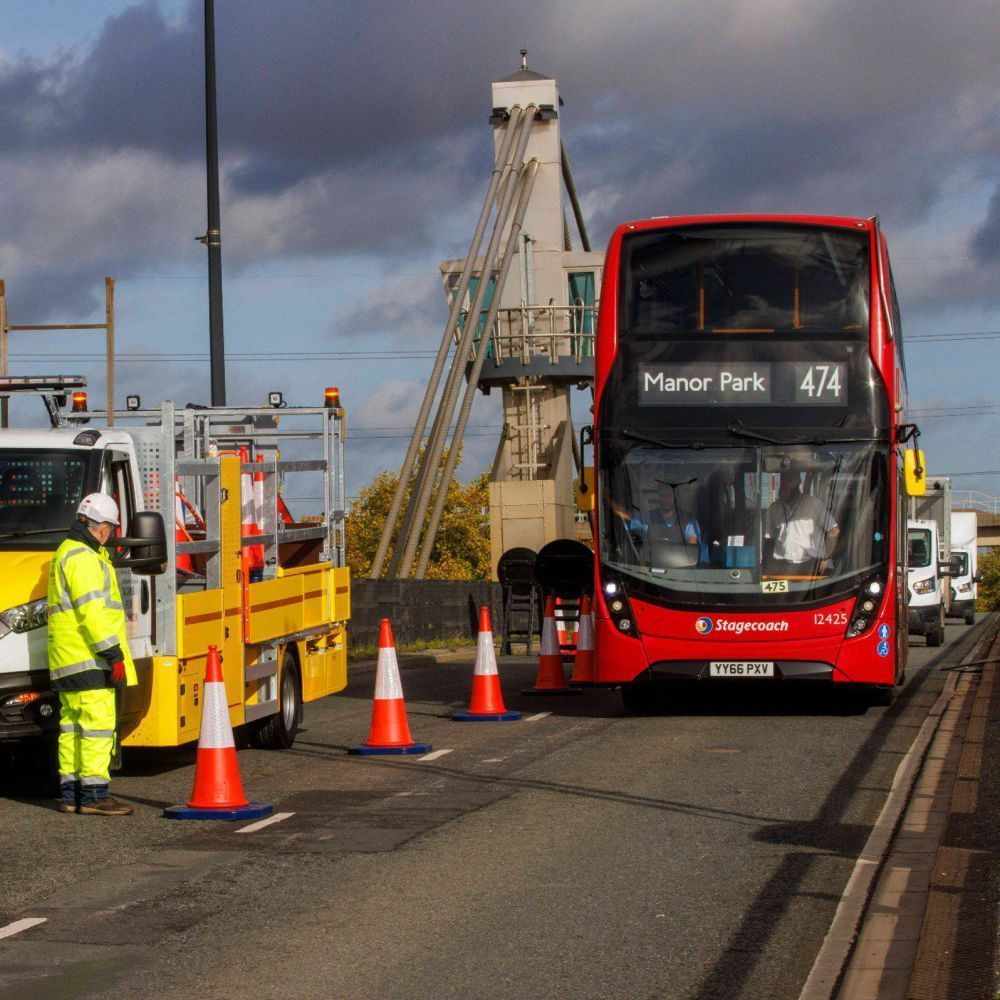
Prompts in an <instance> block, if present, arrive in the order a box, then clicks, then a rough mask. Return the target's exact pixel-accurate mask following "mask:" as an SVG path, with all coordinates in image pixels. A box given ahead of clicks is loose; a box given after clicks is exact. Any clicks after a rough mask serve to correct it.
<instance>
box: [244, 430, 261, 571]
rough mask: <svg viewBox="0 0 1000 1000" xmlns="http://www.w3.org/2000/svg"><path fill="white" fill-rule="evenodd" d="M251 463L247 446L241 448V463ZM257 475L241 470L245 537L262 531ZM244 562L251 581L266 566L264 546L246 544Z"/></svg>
mask: <svg viewBox="0 0 1000 1000" xmlns="http://www.w3.org/2000/svg"><path fill="white" fill-rule="evenodd" d="M249 463H250V453H249V452H248V451H247V450H246V448H240V465H241V466H243V465H248V464H249ZM257 475H258V473H256V472H253V473H251V472H240V510H241V514H240V531H241V532H242V533H243V536H244V537H247V536H248V535H259V534H260V533H261V528H260V525H259V524H258V523H257V520H256V516H255V511H256V506H257V505H256V503H255V501H254V497H255V493H256V487H255V482H254V481H255V479H256V477H257ZM242 563H243V570H244V573H243V578H244V582H245V583H249V582H250V581H251V574H253V575H256V573H257V571H258V570H261V569H263V568H264V549H263V547H262V546H260V545H247V546H244V548H243V552H242Z"/></svg>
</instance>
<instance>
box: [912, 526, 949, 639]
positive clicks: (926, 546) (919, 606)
mask: <svg viewBox="0 0 1000 1000" xmlns="http://www.w3.org/2000/svg"><path fill="white" fill-rule="evenodd" d="M906 540H907V545H906V549H907V552H906V555H907V559H906V566H907V569H906V582H907V589H908V590H909V596H910V603H909V620H910V632H911V634H914V635H924V636H926V637H927V645H928V646H940V645H941V643H942V642H944V600H943V591H942V581H941V577H942V574H941V561H940V560H941V557H940V553H939V551H938V526H937V522H936V521H914V520H909V521H907V522H906Z"/></svg>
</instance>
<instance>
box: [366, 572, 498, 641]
mask: <svg viewBox="0 0 1000 1000" xmlns="http://www.w3.org/2000/svg"><path fill="white" fill-rule="evenodd" d="M483 604H487V605H489V608H490V615H491V616H492V617H493V618H494V619H496V620H499V617H500V584H498V583H493V582H490V581H488V580H368V579H361V580H352V581H351V621H350V623H349V624H348V627H347V634H348V643H349V646H350V647H354V648H357V647H358V646H372V645H375V644H376V643H377V642H378V631H379V622H380V621H381V620H382V619H383V618H388V619H389V620H390V621H391V622H392V631H393V635H394V636H395V638H396V643H397V644H398V645H404V644H406V643H411V642H419V641H424V642H433V641H434V640H435V639H452V638H454V637H455V636H458V635H463V636H467V637H468V638H469V639H470V640H472V641H475V639H476V636H477V634H478V629H479V607H480V606H481V605H483Z"/></svg>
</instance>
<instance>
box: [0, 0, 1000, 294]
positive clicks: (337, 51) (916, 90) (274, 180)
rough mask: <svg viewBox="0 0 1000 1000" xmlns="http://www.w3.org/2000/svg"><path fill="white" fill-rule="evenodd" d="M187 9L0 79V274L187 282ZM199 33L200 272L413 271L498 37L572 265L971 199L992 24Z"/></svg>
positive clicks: (425, 21) (460, 176) (277, 27)
mask: <svg viewBox="0 0 1000 1000" xmlns="http://www.w3.org/2000/svg"><path fill="white" fill-rule="evenodd" d="M201 10H202V5H201V3H200V0H198V2H194V0H193V2H191V3H190V4H189V6H188V7H187V8H186V10H185V11H184V12H183V13H182V15H181V16H180V17H179V18H178V19H176V20H171V19H169V18H167V17H166V16H165V15H164V13H163V12H162V11H161V10H160V8H159V7H158V6H157V4H156V3H155V2H153V0H147V2H143V3H136V4H135V5H134V6H133V7H130V8H128V9H127V10H125V11H124V12H123V13H122V14H120V15H119V16H116V17H113V18H109V19H108V20H107V21H106V22H105V24H104V26H103V28H102V30H101V31H100V33H99V35H98V38H97V41H96V42H95V43H94V44H93V45H92V46H90V47H89V48H86V49H84V48H79V49H76V50H70V51H63V52H61V53H60V54H59V55H58V56H56V57H54V58H53V59H51V60H50V61H47V62H44V61H38V60H33V59H31V58H28V57H21V58H17V59H15V60H13V61H10V62H8V63H6V64H3V65H0V135H3V138H4V151H5V152H4V158H3V160H2V161H0V171H2V176H0V183H2V185H3V190H2V191H0V212H2V213H3V217H4V219H5V231H6V239H7V240H8V241H9V246H11V247H15V248H16V253H15V252H14V251H11V253H9V254H6V255H5V248H4V245H3V244H0V266H2V267H4V268H5V269H6V270H7V271H8V273H9V272H10V270H11V267H13V268H14V269H15V270H18V269H19V270H22V271H31V270H32V269H33V268H39V267H43V266H44V267H46V268H49V269H51V268H52V266H53V264H52V262H53V261H63V260H72V261H73V264H72V267H71V270H74V271H75V270H77V269H78V270H79V274H80V275H81V276H82V275H92V274H93V273H94V271H95V269H96V270H99V271H114V272H115V273H119V274H125V275H127V274H134V273H139V272H141V271H142V269H143V268H145V267H149V266H150V264H151V262H155V265H156V266H158V267H164V266H167V267H175V266H176V267H183V268H187V269H190V270H192V271H197V270H200V269H201V268H203V266H204V256H203V251H202V250H201V248H200V247H198V246H197V245H195V244H193V242H192V238H193V237H194V236H195V235H197V234H198V233H199V232H201V231H202V230H203V228H204V181H203V179H202V171H203V165H202V163H203V143H204V123H203V114H204V109H203V95H202V82H203V66H202V53H203V50H202V23H201ZM216 10H217V29H218V32H217V33H218V68H219V112H220V132H221V153H222V161H223V171H224V178H223V233H224V257H225V261H226V267H227V269H234V268H239V267H241V266H243V265H244V264H246V263H250V262H255V261H266V260H267V259H269V258H273V257H275V256H276V255H282V256H285V257H288V256H309V255H331V254H332V255H348V254H356V253H364V254H372V255H376V256H379V255H382V256H385V255H388V256H392V257H396V258H398V257H401V256H402V255H404V254H410V255H411V257H412V255H414V254H420V253H429V254H430V255H431V256H432V257H436V256H437V254H436V252H435V250H434V248H435V247H440V246H441V245H442V243H443V242H444V241H445V240H449V241H451V242H454V232H455V231H460V230H462V229H463V226H464V225H469V226H471V220H472V218H473V217H474V213H475V203H476V201H477V200H478V198H479V197H481V191H482V189H483V188H484V187H485V183H486V176H487V170H488V162H489V129H488V126H487V123H486V115H487V113H488V107H489V84H490V82H491V80H494V79H497V78H499V77H501V76H503V75H505V74H506V73H508V72H509V71H511V70H513V69H514V68H515V67H516V65H517V58H518V57H517V50H518V48H519V47H520V45H521V44H522V43H523V42H524V41H525V40H528V42H529V46H530V49H531V51H530V53H529V59H530V63H531V65H532V66H533V67H534V68H537V69H540V70H542V71H544V72H547V73H551V74H552V75H553V76H554V77H556V78H557V79H558V81H559V85H560V90H561V92H562V94H563V96H564V97H565V99H566V102H567V103H566V106H565V108H564V109H563V112H562V114H563V123H564V128H565V137H566V142H567V145H568V147H569V150H570V154H571V158H572V162H573V167H574V171H575V173H576V180H577V185H578V188H579V189H580V193H581V195H582V197H583V200H584V203H585V206H586V208H587V209H588V212H589V214H590V226H591V230H592V237H593V241H594V243H595V245H600V244H601V243H602V242H603V241H604V240H606V238H607V236H608V234H609V232H610V231H611V229H612V227H613V226H614V225H615V224H616V223H617V222H618V221H620V220H621V219H622V218H626V217H639V216H643V215H649V214H663V213H675V214H676V213H686V212H694V211H727V210H734V209H747V210H782V211H789V210H802V211H823V212H836V213H844V214H862V215H865V214H872V213H876V212H877V213H879V214H880V215H881V216H882V217H883V219H884V220H885V221H886V223H887V226H889V227H890V228H891V227H892V226H893V225H895V226H896V227H899V226H900V225H912V224H914V223H915V222H918V221H919V220H921V219H923V218H926V216H927V214H928V213H929V212H930V211H931V209H932V208H933V206H934V205H935V204H936V203H938V202H939V201H940V199H941V198H942V197H945V196H946V195H947V191H948V185H949V183H952V181H953V178H954V177H955V174H956V171H959V170H967V171H969V172H970V174H971V175H973V176H976V177H978V178H980V179H982V180H985V181H988V182H995V173H996V162H997V161H996V154H997V138H996V129H995V116H996V112H997V106H998V93H1000V83H998V79H997V71H996V60H995V52H996V49H997V42H998V39H1000V25H998V22H997V20H996V18H995V12H994V11H993V10H992V9H991V8H990V6H989V5H987V4H982V3H979V2H977V0H957V2H955V3H952V4H949V5H948V7H947V10H945V9H943V8H942V7H941V6H940V4H939V3H938V2H937V0H913V2H912V3H908V4H907V5H905V8H902V9H901V8H900V7H899V6H898V5H893V4H876V5H872V4H870V3H867V2H863V0H838V2H835V3H831V4H825V5H808V4H803V3H789V2H785V0H716V2H710V3H705V4H698V5H691V4H685V5H681V6H674V7H670V6H669V5H662V4H653V3H642V2H632V3H625V4H620V5H614V6H608V5H605V4H598V3H596V2H594V0H586V2H577V3H574V4H572V5H569V4H567V3H555V4H550V5H539V4H537V3H532V2H529V0H504V2H503V3H500V2H496V0H487V2H485V3H483V4H477V5H470V4H468V3H462V2H458V0H433V2H432V0H413V2H410V3H400V2H390V3H383V4H368V5H362V4H357V3H352V2H349V0H296V2H295V3H289V4H282V5H275V4H273V3H265V2H264V0H218V2H217V5H216ZM991 123H994V124H993V125H992V126H991ZM80 174H83V175H84V176H86V177H88V178H89V179H90V185H89V187H88V188H86V189H83V188H82V187H81V185H80V182H79V179H78V177H77V175H80ZM136 176H138V177H139V178H140V180H141V183H140V184H136V183H135V181H134V180H132V181H131V182H130V180H129V178H134V177H136ZM39 206H40V208H41V211H42V214H43V216H45V217H47V218H51V219H52V220H53V222H52V225H51V227H50V228H44V227H43V228H41V229H40V228H39V226H38V220H37V214H36V211H37V209H38V207H39ZM81 206H83V207H84V208H85V210H82V209H81ZM998 214H1000V212H998V210H997V209H996V205H995V200H994V208H993V210H992V212H991V215H990V220H991V221H989V222H988V223H986V224H985V225H984V226H983V228H982V230H981V231H980V232H979V234H978V236H977V237H976V239H975V242H974V251H975V253H976V254H978V255H980V256H979V259H980V260H981V261H988V260H991V259H993V257H992V256H991V255H994V254H995V253H996V252H997V251H996V235H995V234H996V230H997V223H996V219H997V216H998ZM465 219H468V220H469V221H468V223H464V222H463V221H462V220H465ZM451 222H453V223H454V225H453V226H451V227H450V228H449V223H451ZM443 230H447V232H443ZM46 241H47V242H46ZM25 245H27V246H28V247H29V250H30V251H32V252H28V253H25ZM446 252H448V253H451V252H452V248H451V247H450V246H449V247H448V249H447V251H446ZM457 252H459V253H461V252H464V249H462V250H458V251H457ZM10 261H13V263H12V264H11V263H9V262H10ZM60 266H61V265H60ZM431 268H433V264H432V265H431ZM80 284H81V282H80V281H78V280H74V281H68V282H67V283H66V284H64V285H63V286H62V287H61V290H60V291H61V295H62V298H63V300H64V301H65V302H67V303H69V302H71V301H73V300H74V297H75V299H76V301H77V302H78V303H79V304H81V305H82V304H85V302H86V293H84V292H83V291H81V290H80ZM988 285H989V286H990V287H992V282H991V283H988ZM74 289H75V291H74Z"/></svg>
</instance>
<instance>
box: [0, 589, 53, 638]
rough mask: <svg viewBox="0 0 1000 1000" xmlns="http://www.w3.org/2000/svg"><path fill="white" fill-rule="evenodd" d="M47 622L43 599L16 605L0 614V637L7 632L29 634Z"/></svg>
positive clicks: (46, 609) (47, 612) (47, 613)
mask: <svg viewBox="0 0 1000 1000" xmlns="http://www.w3.org/2000/svg"><path fill="white" fill-rule="evenodd" d="M48 620H49V611H48V608H47V607H46V600H45V598H44V597H42V598H40V599H39V600H37V601H30V602H29V603H28V604H18V605H17V607H14V608H8V609H7V610H6V611H4V612H3V613H0V635H6V634H7V633H8V632H30V631H32V629H36V628H42V626H44V625H45V624H46V622H48Z"/></svg>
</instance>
